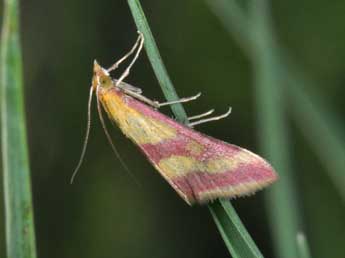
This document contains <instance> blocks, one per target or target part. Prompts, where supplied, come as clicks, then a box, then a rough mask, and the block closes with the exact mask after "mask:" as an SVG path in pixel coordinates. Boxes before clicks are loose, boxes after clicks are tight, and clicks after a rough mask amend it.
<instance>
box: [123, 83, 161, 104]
mask: <svg viewBox="0 0 345 258" xmlns="http://www.w3.org/2000/svg"><path fill="white" fill-rule="evenodd" d="M121 90H123V91H124V92H125V93H126V94H127V95H129V96H132V97H133V98H136V99H138V100H140V101H142V102H144V103H146V104H148V105H150V106H152V107H154V108H159V103H158V102H157V101H154V100H151V99H149V98H146V97H145V96H143V95H141V92H140V93H138V92H135V91H131V90H129V89H127V88H122V87H121Z"/></svg>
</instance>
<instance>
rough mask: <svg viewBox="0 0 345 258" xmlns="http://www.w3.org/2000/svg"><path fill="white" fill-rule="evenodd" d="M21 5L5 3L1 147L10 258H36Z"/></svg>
mask: <svg viewBox="0 0 345 258" xmlns="http://www.w3.org/2000/svg"><path fill="white" fill-rule="evenodd" d="M18 10H19V6H18V1H16V0H6V1H4V20H3V29H2V42H1V60H0V62H1V64H0V67H1V136H2V137H1V144H2V164H3V182H4V196H5V217H6V246H7V257H8V258H14V257H15V258H24V257H25V258H26V257H27V258H34V257H36V247H35V233H34V223H33V207H32V201H31V184H30V170H29V160H28V152H27V144H26V132H25V117H24V105H23V89H22V84H23V83H22V63H21V49H20V43H19V24H18V23H19V13H18Z"/></svg>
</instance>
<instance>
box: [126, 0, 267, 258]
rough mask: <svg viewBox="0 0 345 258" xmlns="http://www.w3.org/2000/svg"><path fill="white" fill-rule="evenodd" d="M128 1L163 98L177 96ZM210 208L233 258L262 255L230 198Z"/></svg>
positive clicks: (133, 0)
mask: <svg viewBox="0 0 345 258" xmlns="http://www.w3.org/2000/svg"><path fill="white" fill-rule="evenodd" d="M127 2H128V4H129V7H130V9H131V12H132V15H133V17H134V20H135V23H136V25H137V28H138V30H140V31H141V32H142V33H143V34H144V37H145V39H146V43H145V48H146V51H147V55H148V57H149V59H150V62H151V65H152V67H153V70H154V71H155V74H156V76H157V78H158V81H159V83H160V86H161V88H162V90H163V92H164V95H165V97H166V99H167V100H169V101H170V100H176V99H178V96H177V94H176V91H175V89H174V86H173V84H172V83H171V80H170V79H169V76H168V73H167V71H166V69H165V67H164V64H163V62H162V59H161V57H160V54H159V52H158V48H157V45H156V43H155V40H154V38H153V35H152V32H151V30H150V27H149V25H148V23H147V20H146V17H145V15H144V12H143V10H142V8H141V5H140V2H139V1H138V0H128V1H127ZM172 109H173V112H174V114H175V116H176V118H177V119H178V120H179V121H181V122H184V123H185V122H187V115H186V112H185V110H184V108H183V106H182V105H181V104H176V105H174V106H173V107H172ZM209 209H210V211H211V214H212V217H213V218H214V220H215V223H216V225H217V227H218V229H219V231H220V233H221V235H222V238H223V240H224V242H225V244H226V246H227V248H228V250H229V252H230V253H231V255H232V256H233V257H234V258H252V257H253V258H261V257H263V256H262V254H261V253H260V251H259V249H258V248H257V247H256V245H255V243H254V241H253V240H252V239H251V237H250V235H249V234H248V232H247V230H246V229H245V227H244V225H243V224H242V222H241V221H240V219H239V217H238V215H237V214H236V211H235V210H234V208H233V207H232V205H231V203H230V202H229V201H222V200H220V201H215V202H214V203H213V204H210V205H209Z"/></svg>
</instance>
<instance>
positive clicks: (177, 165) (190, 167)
mask: <svg viewBox="0 0 345 258" xmlns="http://www.w3.org/2000/svg"><path fill="white" fill-rule="evenodd" d="M251 156H252V155H251V154H250V153H248V152H246V151H240V152H238V153H236V154H235V155H234V156H232V157H221V158H215V159H210V160H206V161H200V160H197V159H195V158H193V157H186V156H177V155H173V156H170V157H168V158H164V159H162V160H160V161H159V163H158V167H159V168H160V169H161V170H162V171H163V172H164V174H166V176H167V177H170V178H172V177H177V176H184V175H187V174H188V173H190V172H206V173H223V172H226V171H231V170H235V169H236V168H237V167H238V166H239V165H240V164H243V163H250V162H251V159H252V157H251Z"/></svg>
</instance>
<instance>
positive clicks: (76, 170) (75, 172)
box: [70, 86, 93, 184]
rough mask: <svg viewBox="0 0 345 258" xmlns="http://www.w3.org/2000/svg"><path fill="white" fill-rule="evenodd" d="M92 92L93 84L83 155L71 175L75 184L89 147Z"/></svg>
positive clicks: (91, 89) (71, 182) (71, 181)
mask: <svg viewBox="0 0 345 258" xmlns="http://www.w3.org/2000/svg"><path fill="white" fill-rule="evenodd" d="M92 93H93V88H92V86H91V88H90V94H89V101H88V104H87V124H86V133H85V138H84V143H83V148H82V151H81V155H80V158H79V161H78V164H77V166H76V168H75V169H74V171H73V174H72V176H71V180H70V184H73V181H74V178H75V176H76V175H77V173H78V171H79V169H80V166H81V164H82V163H83V161H84V157H85V153H86V148H87V144H88V142H89V135H90V128H91V102H92Z"/></svg>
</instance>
